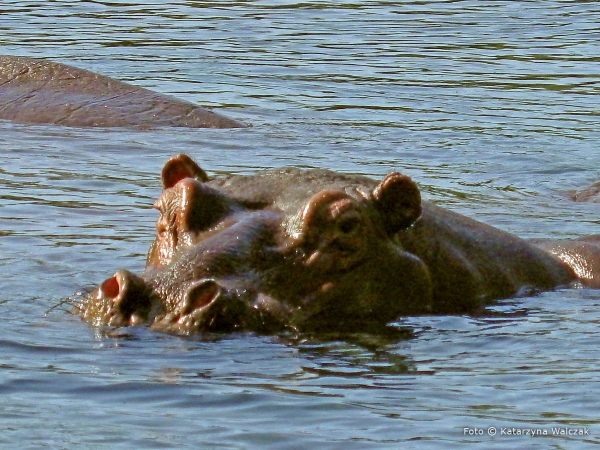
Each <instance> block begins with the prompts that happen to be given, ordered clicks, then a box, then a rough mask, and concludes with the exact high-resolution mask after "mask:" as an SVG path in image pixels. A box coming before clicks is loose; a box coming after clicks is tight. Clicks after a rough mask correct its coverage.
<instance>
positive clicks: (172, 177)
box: [162, 164, 194, 189]
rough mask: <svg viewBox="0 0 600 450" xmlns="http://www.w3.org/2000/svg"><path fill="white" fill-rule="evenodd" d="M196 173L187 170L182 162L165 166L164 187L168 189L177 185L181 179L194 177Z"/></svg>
mask: <svg viewBox="0 0 600 450" xmlns="http://www.w3.org/2000/svg"><path fill="white" fill-rule="evenodd" d="M193 177H194V174H193V173H191V172H190V171H189V170H187V167H185V166H184V165H182V164H172V165H171V166H169V167H167V166H165V167H164V169H163V174H162V182H163V188H165V189H168V188H170V187H173V186H175V185H176V184H177V183H179V182H180V181H181V180H184V179H186V178H193Z"/></svg>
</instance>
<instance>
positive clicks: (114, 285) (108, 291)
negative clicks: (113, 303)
mask: <svg viewBox="0 0 600 450" xmlns="http://www.w3.org/2000/svg"><path fill="white" fill-rule="evenodd" d="M120 291H121V288H120V287H119V282H118V281H117V277H116V276H114V277H112V278H109V279H108V280H105V281H104V283H102V284H101V285H100V290H99V292H98V296H99V297H100V296H102V297H104V298H106V297H108V298H116V297H117V296H118V295H119V292H120Z"/></svg>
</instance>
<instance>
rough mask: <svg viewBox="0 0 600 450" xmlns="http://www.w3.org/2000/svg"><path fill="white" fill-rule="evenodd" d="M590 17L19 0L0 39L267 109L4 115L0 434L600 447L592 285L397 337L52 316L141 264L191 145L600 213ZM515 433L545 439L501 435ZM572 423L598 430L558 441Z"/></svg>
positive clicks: (506, 225)
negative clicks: (110, 325)
mask: <svg viewBox="0 0 600 450" xmlns="http://www.w3.org/2000/svg"><path fill="white" fill-rule="evenodd" d="M598 23H600V6H598V5H597V4H596V3H595V2H561V1H546V2H521V1H505V2H496V1H487V2H476V1H436V2H428V1H403V2H387V1H362V2H356V1H337V2H329V1H321V2H293V1H239V2H197V1H160V2H159V1H152V2H144V3H143V4H141V3H134V2H124V1H108V0H107V1H102V2H99V1H85V2H84V1H82V2H25V1H5V2H3V3H2V12H1V14H0V45H1V47H2V53H4V54H12V55H25V56H37V57H45V58H51V59H54V60H56V61H61V62H65V63H69V64H72V65H76V66H78V67H82V68H86V69H90V70H94V71H96V72H100V73H102V74H104V75H109V76H113V77H116V78H119V79H122V80H125V81H129V82H133V83H136V84H139V85H141V86H144V87H148V88H151V89H155V90H157V91H160V92H164V93H168V94H172V95H175V96H178V97H180V98H183V99H186V100H190V101H194V102H197V103H199V104H201V105H203V106H207V107H211V108H215V109H216V110H218V111H219V112H222V113H224V114H227V115H229V116H231V117H233V118H236V119H239V120H242V121H246V122H249V123H252V124H253V127H252V128H250V129H245V130H184V129H163V130H153V131H144V132H142V131H132V130H100V129H76V128H63V127H56V126H40V125H37V126H30V125H22V124H12V123H7V122H1V123H0V152H1V154H2V164H1V165H0V270H1V273H2V281H1V283H0V287H1V288H2V289H1V291H0V312H1V313H2V316H3V318H4V323H3V327H2V331H1V332H0V355H2V359H1V361H0V393H1V394H2V395H1V396H0V431H1V432H0V446H1V447H6V448H14V447H15V446H16V445H18V446H19V447H20V448H42V447H44V448H48V447H50V448H93V449H96V448H111V449H112V448H117V449H118V448H123V449H125V448H274V449H279V448H297V449H305V448H344V449H352V448H356V449H363V448H399V447H409V448H414V447H416V448H421V447H423V448H449V447H458V448H461V447H467V446H473V445H475V446H480V447H482V448H507V447H515V448H524V447H527V448H548V447H551V448H579V447H582V448H583V447H586V446H588V445H591V444H597V443H599V442H600V424H599V419H598V417H600V408H599V407H598V403H599V398H598V394H597V386H598V382H599V381H600V373H599V371H598V364H597V362H598V360H599V359H600V351H599V350H598V342H600V339H599V338H600V332H599V331H598V325H599V323H600V292H599V291H597V290H561V291H557V292H551V293H544V294H541V295H539V296H535V297H530V298H524V299H508V300H505V301H502V302H500V303H499V304H498V306H495V307H493V308H490V315H489V316H486V317H478V318H475V317H468V316H447V317H418V318H406V319H401V320H400V321H399V323H398V327H399V329H406V330H410V331H411V333H412V337H411V338H409V339H406V338H402V337H401V336H397V337H395V338H392V339H389V340H376V339H374V338H372V337H369V336H353V337H344V338H340V337H335V336H329V337H324V336H321V337H315V336H301V337H269V336H256V335H253V334H248V333H242V334H234V335H230V336H223V337H214V336H212V337H211V336H206V337H204V339H199V338H193V339H192V338H189V339H187V338H181V337H176V336H169V335H163V334H157V333H152V332H150V331H148V330H145V329H143V328H137V329H126V330H115V331H112V332H103V331H101V330H94V329H92V328H90V327H89V326H88V325H87V324H85V323H82V322H81V321H80V320H79V319H78V318H77V317H74V316H71V315H68V314H66V313H64V312H63V311H62V310H55V311H52V312H51V313H49V314H45V313H46V311H47V310H48V309H49V308H51V307H52V306H53V305H55V304H56V303H57V302H59V301H60V299H62V298H64V297H66V296H68V295H70V294H71V293H73V292H74V291H76V290H78V289H79V288H80V287H82V286H87V285H90V284H94V283H97V282H99V281H101V280H102V279H104V278H106V277H107V276H109V275H110V274H112V273H113V272H114V271H115V270H116V269H118V268H128V269H130V270H140V269H141V268H142V266H143V263H144V256H145V252H146V250H147V248H148V245H149V243H150V242H151V241H152V238H153V234H154V223H155V221H156V216H157V213H156V212H155V211H154V210H153V209H152V208H151V205H152V203H153V201H154V199H155V198H156V197H157V196H158V194H159V192H160V183H159V173H160V169H161V167H162V164H163V163H164V161H165V160H166V159H167V158H168V157H169V156H170V155H172V154H175V153H180V152H185V153H188V154H190V155H191V156H193V157H194V158H195V159H196V160H197V161H198V162H199V163H200V164H201V165H202V166H203V167H204V168H205V169H207V171H208V172H209V173H210V174H211V175H215V174H219V173H224V172H236V173H252V172H253V171H255V170H257V169H259V168H266V167H279V166H286V165H295V166H299V167H326V168H332V169H335V170H340V171H345V172H353V173H362V174H367V175H370V176H373V177H376V178H377V177H381V176H383V175H384V174H386V173H388V172H390V171H392V170H400V171H403V172H405V173H407V174H409V175H410V176H412V177H413V178H414V179H415V180H416V181H417V182H418V183H419V185H420V187H421V189H422V191H423V195H424V197H426V198H427V199H429V200H432V201H435V202H436V203H438V204H440V205H442V206H444V207H447V208H450V209H453V210H455V211H459V212H461V213H464V214H467V215H469V216H471V217H475V218H477V219H479V220H482V221H484V222H486V223H489V224H492V225H495V226H498V227H500V228H502V229H505V230H508V231H510V232H513V233H515V234H518V235H520V236H523V237H577V236H582V235H585V234H594V233H595V234H598V233H600V220H599V206H598V204H582V203H573V202H571V201H570V200H569V198H568V196H567V195H566V194H565V192H566V191H567V190H569V189H574V188H577V187H583V186H586V185H588V184H590V183H592V182H595V181H598V180H600V169H599V168H598V167H599V166H598V142H600V131H599V130H600V110H599V109H598V106H597V104H598V102H597V98H598V91H599V87H600V79H599V77H598V73H600V64H599V62H600V58H599V57H598V52H597V50H598V47H597V42H598V40H599V39H600V31H599V28H598ZM489 427H495V428H496V429H497V434H496V435H495V436H490V435H489V433H488V431H487V430H488V429H489ZM513 427H514V428H515V429H526V428H533V429H537V430H546V431H547V432H548V433H549V434H550V436H541V437H535V438H531V437H524V436H518V435H517V436H515V435H507V434H506V433H504V434H502V433H501V430H502V429H504V430H505V431H506V430H512V428H513ZM557 427H563V428H564V427H569V429H570V430H575V429H577V430H579V429H582V430H583V429H585V430H588V432H589V435H588V436H560V435H555V436H551V434H552V428H557ZM465 428H469V429H470V430H473V434H469V432H467V433H465ZM475 428H477V430H482V432H483V434H481V435H480V434H477V433H478V432H479V431H475V430H474V429H475Z"/></svg>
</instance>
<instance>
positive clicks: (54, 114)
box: [0, 56, 244, 128]
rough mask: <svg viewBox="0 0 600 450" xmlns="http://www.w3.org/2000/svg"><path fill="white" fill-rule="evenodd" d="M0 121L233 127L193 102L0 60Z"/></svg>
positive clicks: (79, 72) (72, 71)
mask: <svg viewBox="0 0 600 450" xmlns="http://www.w3.org/2000/svg"><path fill="white" fill-rule="evenodd" d="M0 119H5V120H12V121H16V122H21V123H51V124H58V125H66V126H74V127H143V128H153V127H167V126H173V127H188V128H235V127H243V126H244V125H243V124H242V123H240V122H238V121H236V120H233V119H229V118H227V117H224V116H221V115H219V114H215V113H213V112H211V111H208V110H206V109H204V108H201V107H199V106H197V105H195V104H193V103H190V102H186V101H183V100H178V99H176V98H174V97H170V96H167V95H163V94H159V93H156V92H153V91H150V90H148V89H144V88H141V87H137V86H133V85H131V84H127V83H124V82H122V81H118V80H115V79H112V78H109V77H106V76H103V75H98V74H96V73H93V72H90V71H87V70H83V69H78V68H75V67H71V66H68V65H65V64H60V63H55V62H52V61H48V60H44V59H36V58H27V57H18V56H0Z"/></svg>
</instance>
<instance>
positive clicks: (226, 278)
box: [79, 155, 600, 333]
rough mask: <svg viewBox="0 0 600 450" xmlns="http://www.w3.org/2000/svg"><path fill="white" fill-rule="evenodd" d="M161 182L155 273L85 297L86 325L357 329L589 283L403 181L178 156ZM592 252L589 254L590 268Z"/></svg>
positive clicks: (595, 262) (597, 249)
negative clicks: (215, 169) (232, 166)
mask: <svg viewBox="0 0 600 450" xmlns="http://www.w3.org/2000/svg"><path fill="white" fill-rule="evenodd" d="M162 180H163V187H164V190H163V193H162V195H161V196H160V198H159V199H158V201H157V202H156V203H155V207H156V208H157V209H158V210H159V211H160V213H161V214H160V217H159V219H158V223H157V236H156V239H155V241H154V243H153V244H152V246H151V248H150V251H149V253H148V259H147V267H146V269H145V271H144V272H143V273H142V274H141V275H139V276H138V275H134V274H132V273H130V272H127V271H119V272H117V273H116V274H115V275H114V276H113V277H111V278H109V279H107V280H106V281H105V282H104V283H103V284H102V285H101V286H100V287H99V288H98V289H97V290H96V291H94V292H93V293H91V294H90V295H89V296H88V297H87V298H86V299H84V301H83V302H82V303H81V304H80V305H79V308H80V311H81V314H82V316H83V317H84V318H86V319H87V320H89V321H91V322H92V323H95V324H109V325H117V326H120V325H130V324H138V323H148V324H150V325H151V326H152V327H154V328H156V329H161V330H169V331H176V332H184V333H188V332H193V331H203V330H213V331H229V330H236V329H249V330H257V331H266V332H270V331H275V330H280V329H282V328H286V327H291V328H293V329H296V330H340V331H361V330H365V329H370V328H371V327H373V326H375V327H376V326H382V325H385V324H386V323H388V322H390V321H393V320H394V319H396V318H398V317H400V316H402V315H409V314H410V315H412V314H426V313H459V312H473V311H477V310H478V309H480V308H481V307H482V306H484V305H486V304H487V303H489V302H490V301H492V300H494V299H498V298H505V297H510V296H515V295H519V294H525V293H527V292H531V291H532V290H534V291H535V290H549V289H553V288H555V287H557V286H564V285H568V284H569V283H571V282H573V281H576V280H577V279H578V278H579V279H581V280H582V282H583V283H586V282H589V284H590V285H593V283H594V278H593V277H589V276H588V275H589V274H588V275H586V274H582V273H581V272H577V273H576V271H574V270H573V268H571V267H570V266H569V265H568V264H566V263H565V262H563V261H562V260H561V259H560V257H557V256H555V255H553V254H552V253H551V252H548V251H545V250H542V249H541V248H539V247H537V246H534V245H532V244H530V243H528V242H526V241H523V240H521V239H519V238H517V237H514V236H512V235H510V234H507V233H504V232H502V231H500V230H497V229H495V228H493V227H490V226H487V225H484V224H481V223H479V222H476V221H474V220H471V219H469V218H466V217H464V216H461V215H459V214H456V213H452V212H450V211H445V210H443V209H441V208H439V207H436V206H434V205H432V204H429V203H427V202H422V201H421V198H420V193H419V190H418V188H417V186H416V184H415V183H414V182H413V181H412V180H411V179H410V178H408V177H407V176H405V175H401V174H399V173H392V174H390V175H388V176H387V177H385V178H384V179H383V180H382V181H381V182H376V181H374V180H371V179H369V178H366V177H362V176H355V175H343V174H338V173H335V172H331V171H327V170H310V171H303V170H300V169H293V168H292V169H276V170H269V171H264V172H260V173H257V174H256V175H253V176H238V175H233V176H229V177H225V178H221V179H214V180H209V179H208V177H207V176H206V174H205V173H204V171H203V170H202V169H201V168H200V167H199V166H198V165H197V164H196V163H195V162H193V161H192V160H191V159H190V158H189V157H187V156H185V155H179V156H176V157H174V158H172V159H171V160H169V161H168V162H167V164H166V165H165V167H164V169H163V173H162ZM598 244H599V242H598V241H593V240H592V241H591V242H590V243H589V250H590V251H589V252H588V253H587V254H585V255H583V256H582V258H587V264H588V266H589V268H590V270H591V273H592V274H596V273H597V271H598V267H600V245H598ZM586 245H588V244H586ZM574 251H576V249H574ZM559 256H560V255H559ZM586 277H587V278H586ZM596 280H597V278H596Z"/></svg>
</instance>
